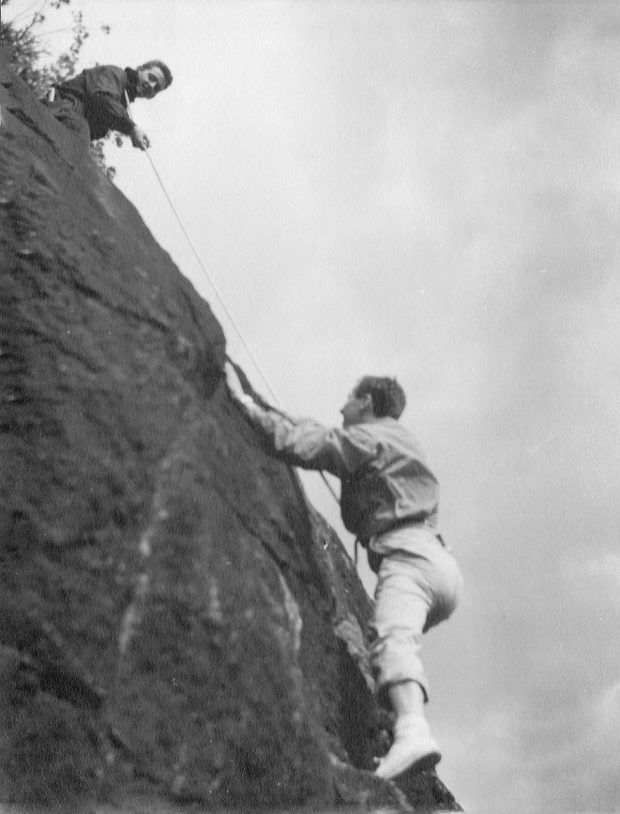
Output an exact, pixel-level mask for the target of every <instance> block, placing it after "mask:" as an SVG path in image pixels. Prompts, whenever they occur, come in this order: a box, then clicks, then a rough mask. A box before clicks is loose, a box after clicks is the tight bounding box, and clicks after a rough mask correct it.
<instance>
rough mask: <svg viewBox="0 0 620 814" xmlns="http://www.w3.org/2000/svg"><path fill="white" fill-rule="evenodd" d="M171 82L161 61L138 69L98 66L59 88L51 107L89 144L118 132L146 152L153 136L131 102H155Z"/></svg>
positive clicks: (83, 72)
mask: <svg viewBox="0 0 620 814" xmlns="http://www.w3.org/2000/svg"><path fill="white" fill-rule="evenodd" d="M171 83H172V74H171V72H170V69H169V68H168V66H167V65H165V64H164V63H163V62H161V61H160V60H152V61H151V62H145V63H144V65H140V66H139V67H138V68H136V69H135V70H134V69H133V68H125V69H123V68H117V67H116V66H115V65H98V66H97V67H95V68H87V69H86V70H84V71H82V73H80V74H78V75H77V76H75V77H73V79H68V80H67V81H66V82H63V83H62V84H61V85H58V87H57V88H56V93H55V98H54V100H53V101H52V102H50V103H49V107H50V110H51V112H52V113H53V115H54V116H55V117H56V118H57V119H58V121H60V122H62V124H64V125H65V126H66V127H68V128H69V129H70V130H73V131H74V132H76V133H77V134H78V135H79V136H80V138H82V139H83V141H84V142H85V143H88V142H90V141H94V140H96V139H100V138H103V137H104V136H106V135H107V134H108V132H109V131H110V130H116V131H118V132H119V133H123V134H125V135H127V136H130V137H131V143H132V144H133V146H134V147H138V148H139V149H141V150H145V149H146V148H147V147H149V146H150V140H149V137H148V136H147V135H146V133H145V132H144V131H143V130H141V129H140V128H139V127H138V125H137V124H136V123H135V122H134V121H132V119H131V116H130V113H129V111H128V103H129V102H133V101H134V99H136V98H140V99H152V98H153V97H154V96H156V95H157V94H158V93H160V92H161V91H163V90H165V89H166V88H167V87H169V86H170V84H171Z"/></svg>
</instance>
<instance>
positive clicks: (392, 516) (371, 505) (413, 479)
mask: <svg viewBox="0 0 620 814" xmlns="http://www.w3.org/2000/svg"><path fill="white" fill-rule="evenodd" d="M252 418H253V420H254V422H255V423H256V424H258V425H259V426H260V427H261V428H262V429H263V431H264V433H265V435H266V436H267V438H268V440H269V442H270V444H271V446H272V448H273V451H274V452H275V453H277V454H278V456H279V457H281V458H283V459H284V460H286V461H287V462H288V463H290V464H293V465H295V466H300V467H303V468H304V469H321V470H326V471H327V472H331V473H332V474H334V475H336V476H337V477H338V478H340V480H341V481H342V491H341V496H340V510H341V514H342V520H343V522H344V525H345V526H346V528H347V529H348V530H349V531H350V532H351V533H353V534H355V535H356V536H357V537H358V538H359V539H360V540H362V541H367V540H369V539H370V538H371V537H373V536H374V535H377V534H382V533H384V532H385V531H388V530H389V529H391V528H393V527H394V526H395V525H397V524H398V523H399V522H401V521H404V520H405V519H411V520H412V521H415V522H419V523H425V524H426V525H428V526H430V527H431V528H435V527H436V521H437V506H438V502H439V484H438V482H437V479H436V478H435V476H434V475H433V473H432V472H431V470H430V469H429V468H428V465H427V464H426V461H425V457H424V454H423V453H422V450H421V449H420V447H419V445H418V443H417V441H416V440H415V438H414V437H413V435H412V434H411V433H410V432H408V430H406V429H405V428H404V427H403V426H402V425H401V424H399V423H398V421H396V420H395V419H393V418H380V419H378V420H377V421H374V422H371V423H363V424H355V425H352V426H349V427H344V428H342V429H340V428H327V427H324V426H322V425H321V424H318V423H317V422H316V421H312V420H310V419H293V418H291V417H289V416H286V415H283V414H280V413H277V412H274V411H271V410H269V411H267V410H262V409H260V408H257V409H256V410H252Z"/></svg>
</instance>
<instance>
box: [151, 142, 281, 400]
mask: <svg viewBox="0 0 620 814" xmlns="http://www.w3.org/2000/svg"><path fill="white" fill-rule="evenodd" d="M144 152H145V153H146V157H147V158H148V160H149V162H150V164H151V167H152V168H153V172H154V173H155V177H156V178H157V180H158V181H159V185H160V187H161V188H162V191H163V193H164V195H165V196H166V200H167V201H168V203H169V204H170V208H171V209H172V212H173V214H174V216H175V218H176V219H177V222H178V224H179V226H180V227H181V230H182V232H183V234H184V235H185V237H186V239H187V242H188V244H189V247H190V248H191V250H192V251H193V253H194V256H195V257H196V260H197V261H198V265H199V266H200V268H201V269H202V271H203V273H204V275H205V277H206V278H207V280H208V281H209V285H210V286H211V288H212V289H213V291H214V292H215V295H216V296H217V298H218V300H219V302H220V305H221V306H222V308H223V309H224V311H225V312H226V315H227V317H228V319H229V320H230V321H231V323H232V325H233V327H234V329H235V331H236V332H237V335H238V336H239V339H241V342H242V343H243V347H244V348H245V349H246V351H247V352H248V354H249V356H250V359H251V360H252V362H253V363H254V366H255V367H256V370H257V371H258V372H259V373H260V375H261V377H262V379H263V381H264V382H265V384H266V385H267V388H268V390H269V392H270V393H271V395H272V396H273V398H274V399H275V401H276V403H277V404H278V406H279V404H280V400H279V399H278V396H277V395H276V392H275V390H274V389H273V387H272V386H271V384H270V383H269V380H268V379H267V377H266V376H265V374H264V372H263V371H262V369H261V367H260V365H259V364H258V361H257V359H256V357H255V356H254V354H253V353H252V350H251V349H250V346H249V345H248V343H247V341H246V339H245V337H244V335H243V332H242V330H241V328H240V327H239V325H238V324H237V321H236V320H235V318H234V316H233V315H232V313H231V311H230V309H229V308H228V306H227V305H226V303H225V301H224V298H223V296H222V294H221V293H220V291H219V289H218V287H217V285H216V284H215V280H214V279H213V277H212V276H211V275H210V274H209V272H208V270H207V268H206V266H205V265H204V263H203V262H202V260H201V258H200V255H199V253H198V251H197V249H196V247H195V246H194V243H193V241H192V239H191V237H190V235H189V233H188V231H187V229H186V228H185V226H184V225H183V221H182V220H181V218H180V216H179V213H178V212H177V210H176V207H175V205H174V203H173V202H172V199H171V198H170V195H168V191H167V190H166V187H165V186H164V182H163V181H162V179H161V176H160V174H159V173H158V172H157V167H156V166H155V163H154V161H153V159H152V157H151V154H150V153H149V151H148V150H144Z"/></svg>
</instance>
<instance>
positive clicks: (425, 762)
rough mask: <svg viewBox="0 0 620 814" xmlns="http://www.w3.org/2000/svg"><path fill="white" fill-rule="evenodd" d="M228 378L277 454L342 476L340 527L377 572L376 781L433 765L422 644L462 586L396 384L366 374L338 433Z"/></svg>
mask: <svg viewBox="0 0 620 814" xmlns="http://www.w3.org/2000/svg"><path fill="white" fill-rule="evenodd" d="M225 373H226V381H227V384H228V390H229V392H230V394H231V396H232V398H233V399H234V400H235V401H236V402H237V404H238V405H239V407H240V408H241V409H242V410H243V412H244V413H245V415H246V416H247V417H248V418H249V419H250V420H251V421H252V423H253V424H254V425H256V426H257V427H258V428H260V430H261V431H262V433H263V434H264V436H265V437H266V439H267V441H268V443H269V445H270V447H271V449H272V451H273V453H274V454H277V455H278V457H280V458H282V459H284V460H285V461H287V462H288V463H290V464H292V465H294V466H300V467H303V468H305V469H317V470H325V471H327V472H331V473H332V474H333V475H336V476H337V477H338V478H340V480H341V484H342V488H341V498H340V508H341V514H342V519H343V522H344V525H345V526H346V528H347V529H348V530H349V531H351V532H352V533H353V534H355V535H356V536H357V538H358V540H360V541H361V542H362V544H363V545H364V546H365V547H366V548H367V551H368V561H369V563H370V566H371V568H372V569H373V570H374V571H375V573H376V574H377V586H376V590H375V604H374V613H373V621H372V627H373V632H374V640H373V642H372V646H371V654H370V655H371V663H372V667H373V671H374V673H375V676H376V679H377V689H378V691H379V693H381V694H385V695H386V696H387V698H388V700H389V702H390V704H391V706H392V709H393V711H394V713H395V715H396V722H395V726H394V740H393V743H392V746H391V748H390V750H389V751H388V753H387V754H386V755H385V757H383V758H382V759H381V760H380V761H379V762H378V766H377V769H376V775H377V776H378V777H382V778H385V779H389V778H394V777H396V776H398V775H399V774H402V773H403V772H405V771H406V770H408V769H413V770H416V771H419V770H422V769H426V768H429V767H431V766H434V765H435V764H436V763H437V762H438V761H439V760H440V752H439V748H438V746H437V744H436V743H435V741H434V740H433V738H432V736H431V734H430V730H429V726H428V723H427V721H426V718H425V716H424V704H425V703H426V702H427V701H428V691H427V680H426V677H425V674H424V670H423V667H422V663H421V661H420V657H419V649H420V640H421V637H422V634H423V633H425V632H426V631H427V630H429V629H430V628H431V627H434V626H435V625H437V624H439V622H442V621H443V620H445V619H447V618H448V617H449V616H450V615H451V614H452V612H453V611H454V609H455V607H456V605H457V604H458V601H459V598H460V595H461V590H462V583H463V580H462V577H461V574H460V571H459V568H458V566H457V564H456V562H455V560H454V558H453V557H452V554H451V553H450V550H449V548H448V547H447V546H446V544H445V543H444V541H443V539H442V538H441V536H440V535H439V533H438V531H437V507H438V495H439V490H438V483H437V480H436V478H435V476H434V475H433V473H432V472H431V470H430V469H429V468H428V466H427V464H426V462H425V459H424V456H423V454H422V452H421V450H420V448H419V446H418V445H417V442H416V441H415V439H414V438H413V436H412V435H411V434H410V433H409V432H408V431H407V430H406V429H405V428H404V427H403V426H402V425H401V424H399V423H398V419H399V418H400V416H401V414H402V412H403V410H404V407H405V394H404V392H403V390H402V388H401V387H400V385H399V384H398V382H397V381H396V380H395V379H390V378H385V377H375V376H366V377H364V378H363V379H361V380H360V381H359V382H358V383H357V384H356V386H355V387H354V388H353V390H352V391H351V393H350V394H349V396H348V397H347V400H346V403H345V405H344V406H343V408H342V409H341V413H342V419H343V420H342V428H327V427H323V426H322V425H320V424H318V423H316V422H315V421H312V420H309V419H293V418H290V417H289V416H287V415H286V414H284V413H281V412H280V411H275V410H270V409H264V408H262V407H260V406H259V405H258V404H256V402H255V401H254V399H252V398H251V397H250V396H248V395H246V394H245V393H244V391H243V389H242V387H241V384H240V382H239V379H238V377H237V375H236V373H235V370H234V368H233V366H232V365H231V364H230V363H227V364H226V367H225Z"/></svg>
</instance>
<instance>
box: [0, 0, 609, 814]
mask: <svg viewBox="0 0 620 814" xmlns="http://www.w3.org/2000/svg"><path fill="white" fill-rule="evenodd" d="M40 5H41V3H33V2H26V1H24V2H22V0H11V2H10V4H9V6H7V7H6V9H4V10H3V11H4V13H6V14H7V17H10V16H11V15H15V14H17V13H20V12H22V11H24V10H27V9H31V10H32V9H33V8H37V7H38V6H40ZM72 8H73V9H74V10H82V11H83V13H84V20H85V22H86V24H87V25H88V26H89V27H90V28H91V29H92V30H91V36H90V37H89V39H88V40H87V43H86V46H85V48H84V50H83V53H82V58H81V63H80V66H81V67H89V66H91V65H93V64H95V63H96V62H98V63H112V64H118V65H121V66H126V65H131V66H135V65H137V64H139V63H141V62H143V61H145V60H147V59H151V58H161V59H163V60H164V61H166V62H167V63H168V64H169V66H170V67H171V69H172V72H173V74H174V81H173V84H172V86H171V87H170V88H169V89H168V90H167V91H166V92H165V93H163V94H161V95H160V96H159V97H157V98H156V99H155V100H153V101H146V100H137V101H136V102H135V104H134V108H133V115H134V118H135V119H136V121H138V123H139V124H140V126H141V127H142V128H143V129H144V130H145V131H146V132H147V133H148V134H149V136H150V138H151V142H152V147H151V150H150V156H151V158H152V161H153V165H154V166H155V167H156V169H157V171H158V173H159V175H160V177H161V179H162V182H163V184H164V187H165V189H166V191H167V193H168V195H169V196H170V198H171V200H172V201H173V203H174V206H175V209H176V210H177V212H178V214H179V217H180V218H181V221H182V223H183V227H184V228H185V230H186V231H187V233H188V234H189V235H190V238H191V242H192V245H193V246H194V248H195V250H196V253H197V254H198V256H199V258H200V262H201V263H202V266H201V265H200V263H199V262H198V261H197V258H196V256H195V254H194V251H193V250H192V248H191V247H190V245H189V243H188V240H187V238H186V236H185V234H184V233H183V231H182V230H181V228H180V227H179V225H178V223H177V222H176V220H175V216H174V215H173V213H172V211H171V208H170V206H169V203H168V201H167V199H166V198H165V196H164V194H163V191H162V189H161V187H160V186H159V182H158V181H157V178H156V176H155V173H154V172H153V168H152V166H151V164H150V163H149V161H148V159H147V158H146V157H145V156H144V155H142V154H141V153H140V152H138V151H136V150H133V149H132V148H131V145H130V144H129V143H126V144H125V146H123V147H122V148H121V149H120V150H119V149H117V148H110V150H109V151H108V160H109V161H110V163H111V164H113V165H114V166H115V167H116V169H117V176H116V183H117V186H118V187H119V188H120V189H121V190H122V191H123V192H124V193H125V195H127V197H128V198H129V199H130V200H131V201H132V202H133V203H134V204H135V205H136V206H137V208H138V209H139V211H140V213H141V214H142V217H143V218H144V220H145V222H146V223H147V225H148V226H149V228H150V229H151V231H152V232H153V234H154V235H155V237H156V239H157V240H158V242H159V243H160V244H161V245H162V246H163V248H164V249H166V250H167V251H168V252H169V253H170V255H171V256H172V258H173V260H174V261H175V263H176V264H177V265H178V267H179V268H180V270H181V271H182V272H183V274H185V275H186V276H187V277H188V278H189V279H190V280H191V281H192V283H193V284H194V286H195V287H196V289H197V291H198V292H199V293H200V294H201V295H202V296H203V297H204V299H205V300H207V301H208V302H209V303H210V305H211V306H212V308H213V310H214V312H215V313H216V315H217V316H218V318H219V319H220V321H221V323H222V325H223V327H224V330H225V332H226V334H227V339H228V343H229V353H230V355H231V356H232V357H233V358H234V359H235V360H236V361H238V362H239V363H240V364H241V365H242V367H243V368H244V369H245V371H246V372H247V373H248V375H249V377H250V379H251V380H252V382H253V384H254V386H255V388H256V389H257V390H259V391H261V392H263V393H264V394H265V395H266V396H267V397H269V396H270V392H269V390H270V389H272V390H273V391H275V393H276V394H277V396H278V399H279V403H280V404H281V406H283V407H284V408H285V409H287V410H288V411H289V412H290V413H292V414H295V415H308V416H312V417H314V418H316V419H318V420H320V421H322V422H324V423H326V424H339V423H340V414H339V409H340V407H341V406H342V404H343V402H344V400H345V397H346V394H347V393H348V392H349V390H350V389H351V387H352V385H353V384H354V383H355V381H356V380H357V379H358V378H359V377H360V376H362V375H364V374H366V373H372V374H381V375H383V374H387V375H395V376H396V377H397V378H398V379H399V381H400V382H401V384H402V385H403V387H404V388H405V391H406V392H407V394H408V406H407V409H406V412H405V414H404V415H403V418H402V421H403V422H404V423H405V424H406V425H407V426H408V427H409V428H410V429H411V430H412V431H413V432H414V434H415V435H416V436H417V437H418V439H419V440H420V442H421V444H422V446H423V448H424V449H425V450H426V453H427V455H428V458H429V461H430V463H431V467H432V468H433V469H434V471H435V472H436V474H437V476H438V477H439V480H440V483H441V486H442V502H441V507H440V508H441V520H442V530H443V534H444V537H445V538H446V539H447V541H448V542H449V543H450V544H451V546H452V548H453V549H454V552H455V555H456V557H457V559H458V561H459V564H460V566H461V569H462V571H463V574H464V577H465V582H466V588H465V595H464V597H463V601H462V603H461V606H460V607H459V608H458V610H457V611H456V613H455V615H454V617H453V618H452V619H451V620H449V622H447V623H446V624H444V625H441V626H440V627H438V628H437V629H435V630H433V631H431V632H430V633H429V634H428V636H427V637H425V643H424V648H423V658H424V660H425V666H426V670H427V673H428V674H429V678H430V682H431V700H430V704H429V705H428V717H429V720H430V722H431V726H432V728H433V731H434V734H435V736H436V737H437V739H438V740H439V741H440V743H441V745H442V747H443V760H442V763H441V766H440V776H441V777H442V779H443V780H444V782H445V783H446V784H447V785H448V787H449V788H450V789H451V791H452V792H453V793H454V794H455V795H456V797H457V799H458V800H459V801H460V802H461V803H462V804H463V805H464V806H465V807H466V809H467V810H468V811H470V812H480V811H486V810H493V811H495V812H502V811H504V812H507V811H509V810H510V811H513V810H518V811H521V812H523V811H528V810H531V811H541V810H543V809H544V810H545V811H546V812H554V811H557V812H560V811H561V812H569V811H570V812H572V811H601V812H603V811H613V810H616V811H617V810H619V809H620V771H619V770H618V769H619V766H618V755H619V754H620V647H619V646H618V634H619V633H620V550H619V547H618V530H619V529H620V505H619V504H618V501H617V500H616V499H615V498H616V497H617V494H618V486H617V481H618V474H619V471H620V455H619V453H620V443H619V441H620V411H619V406H620V346H619V340H618V319H619V317H618V306H619V305H620V277H619V273H618V271H619V261H620V243H619V235H620V93H619V92H618V91H619V89H620V4H618V3H617V2H596V1H595V0H592V2H576V1H575V0H573V1H572V2H571V1H570V0H563V2H517V1H516V0H513V1H512V2H508V1H506V2H501V0H494V1H493V2H492V1H491V0H477V1H476V2H469V0H452V1H451V2H443V0H436V1H435V2H431V1H430V0H426V2H423V1H422V0H420V2H415V0H413V1H412V2H396V0H394V1H392V0H376V1H373V0H356V2H353V1H352V0H349V1H348V2H345V0H330V1H329V2H328V0H294V1H293V0H279V1H278V2H267V0H252V1H250V0H247V1H246V2H241V0H226V1H225V2H215V1H212V2H209V0H175V2H171V0H148V2H147V1H146V0H132V2H131V3H129V2H120V0H116V2H115V1H114V0H106V1H105V2H103V0H73V3H72ZM48 10H49V6H48ZM59 14H60V12H53V11H52V12H50V16H49V19H48V21H46V23H44V24H43V25H42V26H41V31H42V34H43V40H44V41H45V42H46V43H47V44H48V46H49V48H50V51H51V52H52V54H53V52H54V49H58V48H60V47H61V41H62V37H63V36H65V35H64V34H62V33H53V32H54V29H55V28H57V27H58V26H57V24H56V22H55V20H56V18H58V15H59ZM101 24H109V25H110V26H111V33H110V35H109V36H105V35H104V34H103V33H101V32H100V30H99V29H98V27H99V26H100V25H101ZM46 28H47V31H48V33H45V31H44V29H46ZM211 281H214V283H215V290H214V288H213V285H212V282H211ZM216 291H217V292H218V293H216ZM219 297H221V299H222V300H223V302H224V303H225V307H224V306H223V305H222V304H221V301H220V299H219ZM228 313H231V314H232V316H233V320H234V324H233V322H231V320H230V319H229V316H228ZM239 332H240V333H241V335H242V336H243V339H241V338H240V336H239ZM246 346H247V347H249V348H250V350H251V354H252V356H253V357H254V359H255V360H257V362H258V368H260V369H257V366H256V365H255V364H254V361H253V359H252V358H251V357H250V355H249V353H248V351H247V349H246ZM304 481H305V483H306V487H307V490H308V493H309V495H310V497H311V499H312V500H313V502H314V503H315V505H316V506H317V507H318V508H319V510H320V511H321V512H322V513H323V514H324V515H325V516H326V517H327V519H328V520H329V522H330V523H331V524H332V525H333V526H334V527H335V528H336V530H337V531H338V532H339V534H340V535H341V538H342V539H343V541H344V542H345V545H346V546H347V547H348V549H349V550H351V548H352V540H351V537H350V535H348V534H347V533H346V532H344V530H343V528H342V524H341V522H340V520H339V517H338V507H337V505H336V503H335V501H334V500H333V498H332V496H331V495H330V494H329V492H328V490H327V489H326V488H325V485H324V484H323V482H322V481H321V480H320V478H319V477H318V476H316V475H312V474H310V475H305V476H304ZM361 573H362V576H363V579H364V583H365V585H366V587H367V589H368V591H369V592H370V593H372V590H373V578H372V576H371V575H370V574H369V572H368V571H367V569H364V568H362V569H361Z"/></svg>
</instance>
